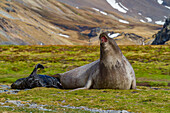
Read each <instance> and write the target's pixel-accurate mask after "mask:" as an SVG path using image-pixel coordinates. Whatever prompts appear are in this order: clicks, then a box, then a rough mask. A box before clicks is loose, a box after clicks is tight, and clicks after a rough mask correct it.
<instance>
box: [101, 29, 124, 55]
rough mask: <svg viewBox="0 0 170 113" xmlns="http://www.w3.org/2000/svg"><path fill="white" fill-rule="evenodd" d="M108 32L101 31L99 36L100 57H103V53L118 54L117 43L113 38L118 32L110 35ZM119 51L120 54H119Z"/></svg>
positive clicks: (119, 51)
mask: <svg viewBox="0 0 170 113" xmlns="http://www.w3.org/2000/svg"><path fill="white" fill-rule="evenodd" d="M109 35H110V34H109V33H108V32H103V33H101V34H100V36H99V40H100V52H101V54H100V57H101V58H103V57H104V56H103V55H106V56H108V55H109V54H110V55H120V54H121V50H120V48H119V47H118V45H117V43H116V42H115V40H114V39H113V38H115V37H117V36H119V34H118V33H115V34H112V35H110V36H109ZM119 53H120V54H119Z"/></svg>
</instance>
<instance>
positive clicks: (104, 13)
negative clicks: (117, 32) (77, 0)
mask: <svg viewBox="0 0 170 113" xmlns="http://www.w3.org/2000/svg"><path fill="white" fill-rule="evenodd" d="M92 9H93V10H95V11H97V12H100V13H101V14H103V15H107V13H106V12H104V11H100V10H99V9H97V8H92Z"/></svg>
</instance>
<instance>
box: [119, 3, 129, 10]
mask: <svg viewBox="0 0 170 113" xmlns="http://www.w3.org/2000/svg"><path fill="white" fill-rule="evenodd" d="M119 4H120V5H121V7H123V8H124V9H125V10H127V11H128V10H129V9H128V8H127V7H125V6H124V5H122V3H120V2H119Z"/></svg>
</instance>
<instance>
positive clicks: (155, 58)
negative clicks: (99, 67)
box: [0, 46, 170, 113]
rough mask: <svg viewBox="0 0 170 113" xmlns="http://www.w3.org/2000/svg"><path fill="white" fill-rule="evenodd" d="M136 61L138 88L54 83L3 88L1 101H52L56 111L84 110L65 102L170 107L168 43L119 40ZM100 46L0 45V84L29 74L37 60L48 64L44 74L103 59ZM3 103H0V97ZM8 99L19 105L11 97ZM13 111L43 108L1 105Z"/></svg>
mask: <svg viewBox="0 0 170 113" xmlns="http://www.w3.org/2000/svg"><path fill="white" fill-rule="evenodd" d="M120 48H121V50H122V52H123V54H124V55H125V56H126V58H127V59H128V60H129V62H130V63H131V64H132V66H133V68H134V71H135V74H136V78H137V83H138V85H146V86H152V87H158V89H157V88H156V89H152V88H150V87H146V86H138V87H137V88H138V90H111V89H103V90H93V89H91V90H80V91H74V92H68V90H60V89H54V88H34V89H31V90H27V91H20V92H19V93H18V94H8V93H0V102H2V103H4V102H5V101H7V100H20V101H23V102H25V101H29V102H30V103H32V102H33V103H37V104H43V105H48V106H47V107H46V108H48V109H52V110H54V111H58V112H85V111H83V109H81V110H75V109H68V108H63V107H62V106H61V105H70V106H77V107H79V106H85V107H87V108H92V109H102V110H127V111H131V112H146V113H148V112H163V113H168V112H170V108H169V106H170V104H169V103H170V101H169V100H170V95H169V94H170V92H169V90H168V89H169V87H168V83H170V65H169V64H170V60H169V59H170V48H169V46H120ZM99 54H100V47H99V46H0V85H2V84H6V85H10V84H11V83H12V82H14V81H15V80H17V79H19V78H23V77H27V76H28V75H29V74H30V73H31V72H32V70H33V68H34V66H35V65H36V64H37V63H41V64H43V65H44V66H45V69H44V70H40V71H39V73H40V74H45V75H53V74H56V73H62V72H65V71H68V70H71V69H74V68H76V67H79V66H82V65H85V64H88V63H90V62H92V61H95V60H97V59H99V56H100V55H99ZM0 104H1V103H0ZM5 105H9V106H16V105H14V104H11V103H5ZM2 111H12V112H31V111H33V112H41V110H38V109H33V108H29V107H27V108H26V109H25V110H24V109H23V108H22V107H16V109H15V110H13V109H12V108H4V107H2V108H0V112H2Z"/></svg>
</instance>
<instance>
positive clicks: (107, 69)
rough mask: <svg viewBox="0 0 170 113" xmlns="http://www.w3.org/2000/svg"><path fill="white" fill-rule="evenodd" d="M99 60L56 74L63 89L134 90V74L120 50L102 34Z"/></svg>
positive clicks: (111, 40) (105, 34) (112, 40)
mask: <svg viewBox="0 0 170 113" xmlns="http://www.w3.org/2000/svg"><path fill="white" fill-rule="evenodd" d="M99 39H100V59H99V60H97V61H94V62H92V63H90V64H87V65H84V66H81V67H78V68H75V69H73V70H70V71H68V72H65V73H62V74H56V75H57V77H58V78H59V79H60V82H61V84H62V86H63V88H65V89H68V88H70V89H75V88H78V89H89V88H94V89H96V88H97V89H103V88H104V89H135V88H136V78H135V73H134V70H133V68H132V66H131V65H130V63H129V62H128V60H127V59H126V58H125V56H124V55H123V54H122V52H121V50H120V48H119V47H118V45H117V44H116V42H115V41H114V39H111V38H109V37H108V35H107V33H102V34H101V35H100V37H99Z"/></svg>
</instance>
